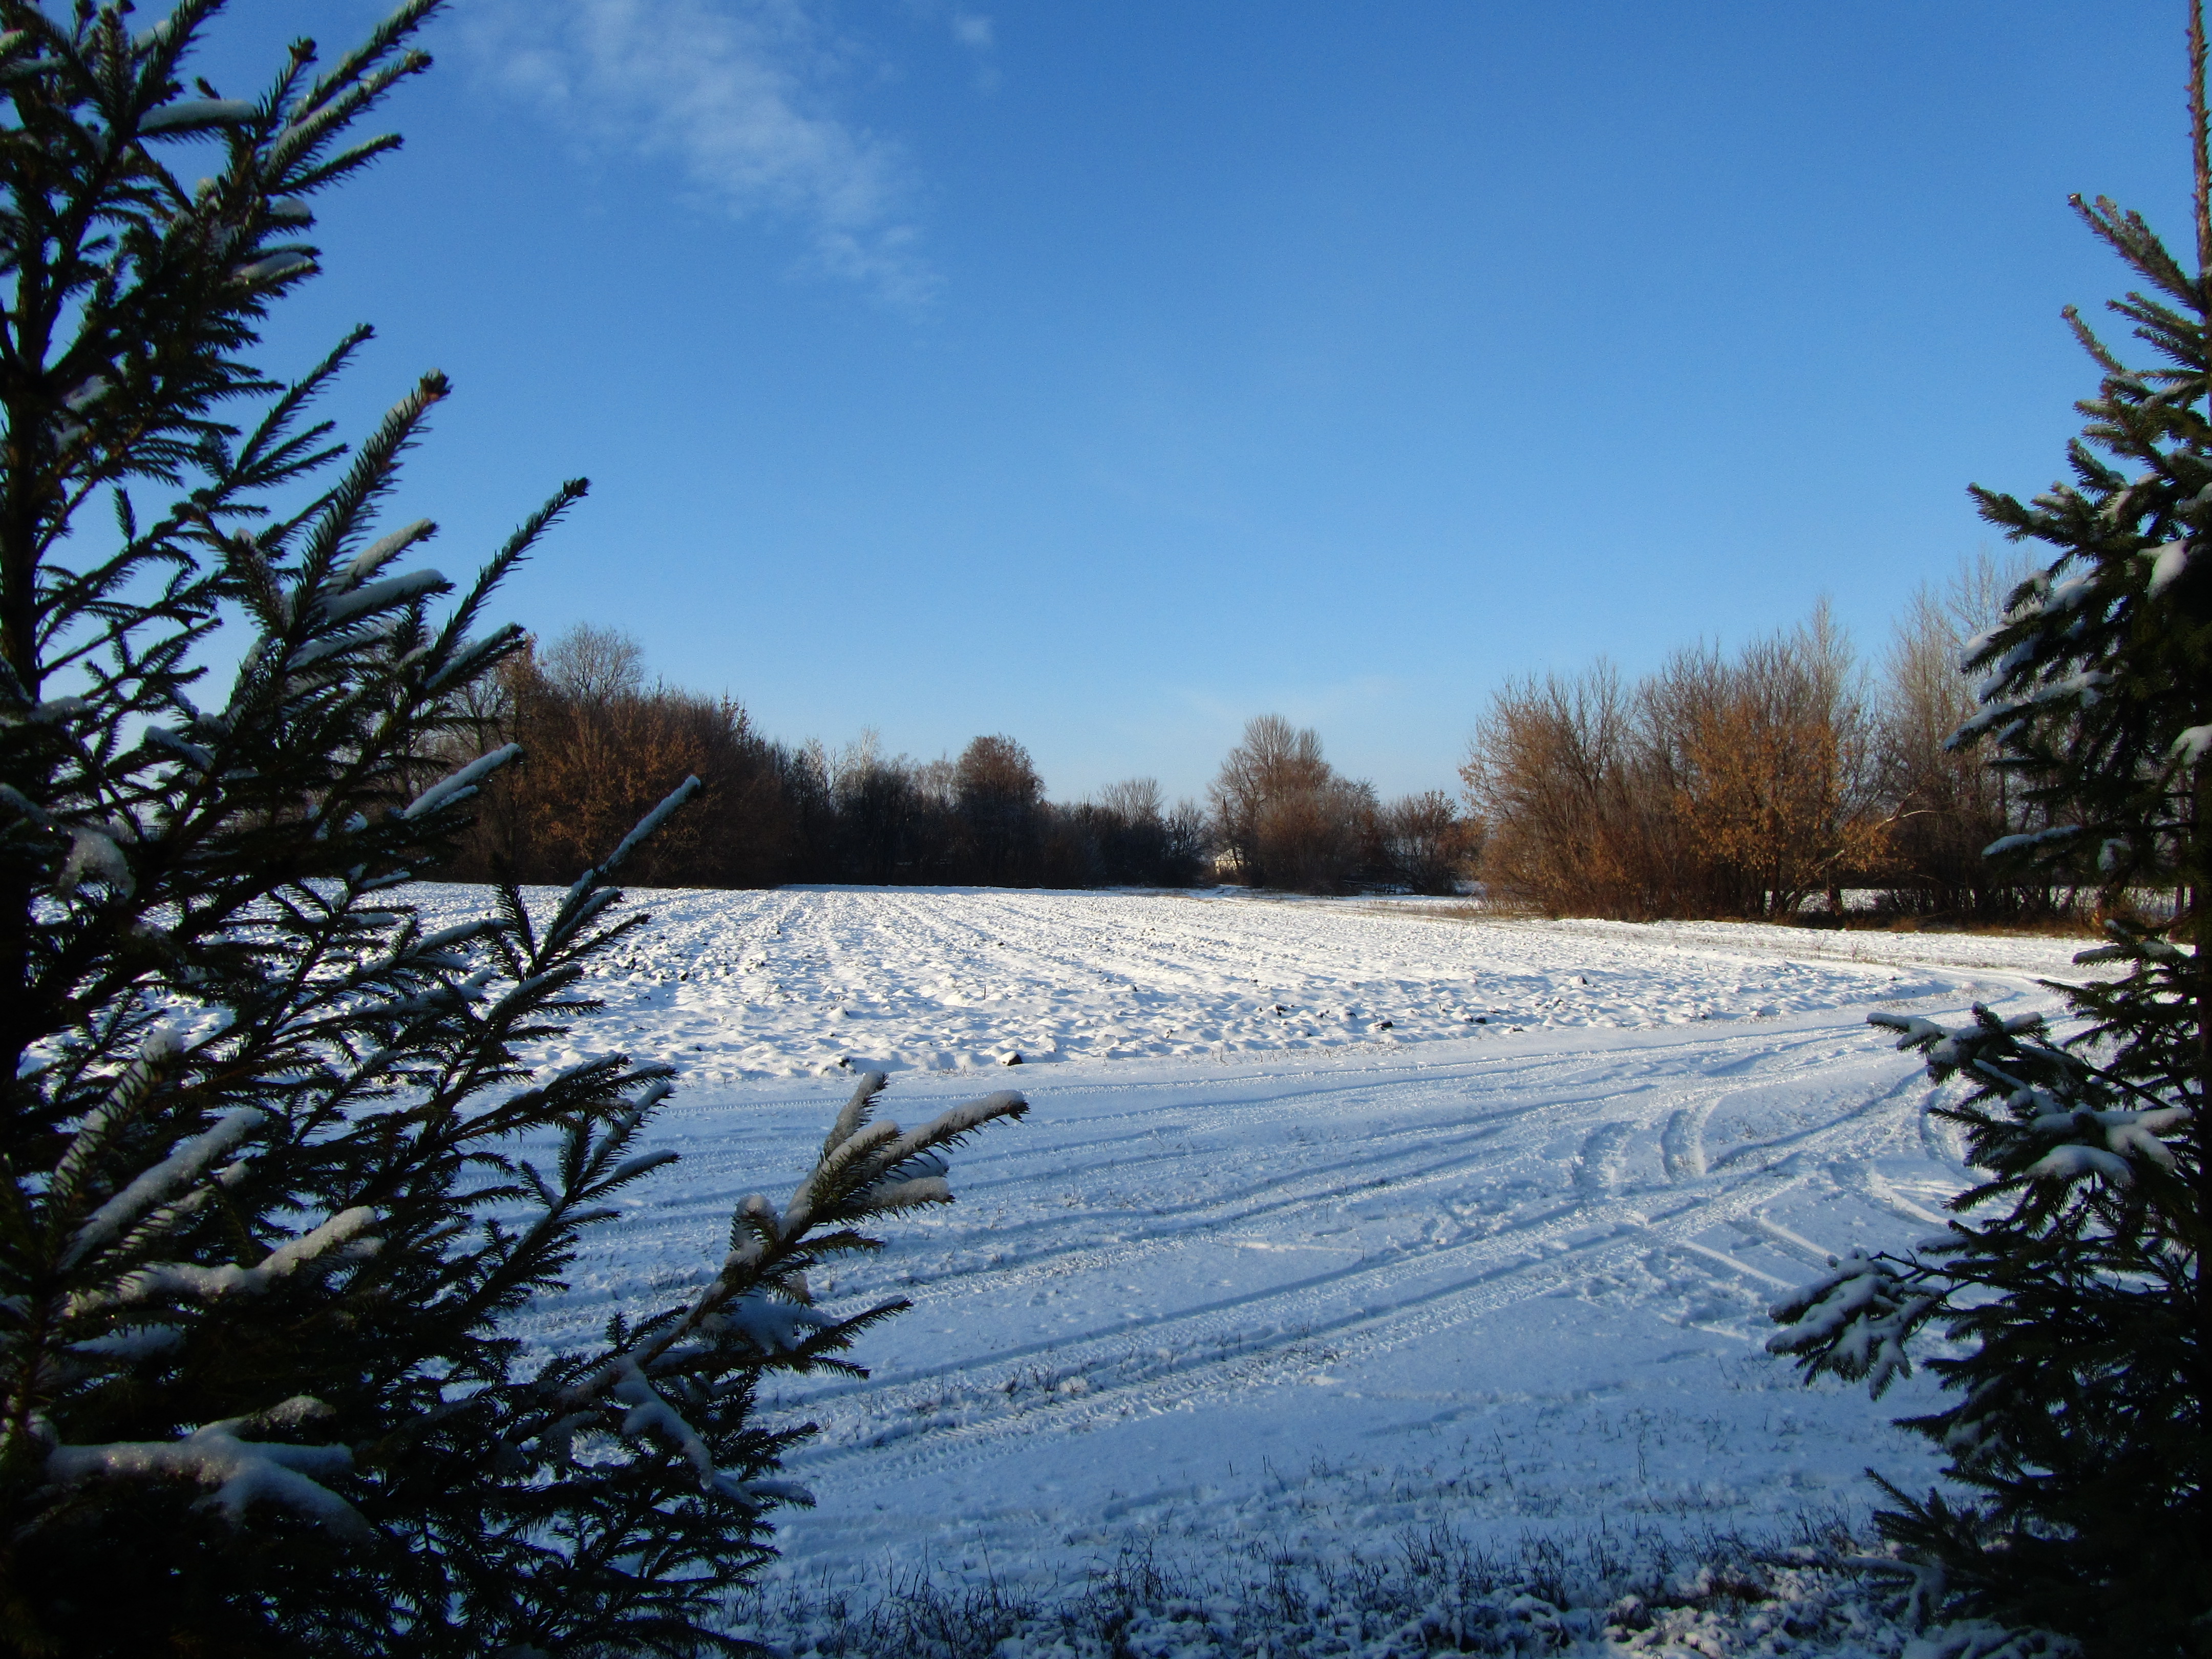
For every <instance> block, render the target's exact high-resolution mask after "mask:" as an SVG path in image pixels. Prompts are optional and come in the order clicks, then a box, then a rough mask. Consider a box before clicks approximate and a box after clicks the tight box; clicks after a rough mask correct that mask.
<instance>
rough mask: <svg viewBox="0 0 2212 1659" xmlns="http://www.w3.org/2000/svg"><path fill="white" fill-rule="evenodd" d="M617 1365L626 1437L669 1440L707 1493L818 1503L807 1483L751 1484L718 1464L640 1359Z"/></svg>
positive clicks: (758, 1503) (755, 1505)
mask: <svg viewBox="0 0 2212 1659" xmlns="http://www.w3.org/2000/svg"><path fill="white" fill-rule="evenodd" d="M801 1311H803V1310H801ZM611 1370H612V1372H613V1374H614V1378H615V1381H614V1384H613V1386H612V1387H611V1388H610V1389H608V1390H607V1394H608V1395H609V1397H610V1398H611V1399H613V1400H616V1401H619V1402H620V1403H621V1404H623V1405H625V1406H627V1407H629V1412H628V1413H625V1414H624V1416H623V1420H622V1435H623V1438H624V1439H625V1440H638V1439H642V1438H643V1437H646V1436H647V1435H648V1434H650V1435H657V1436H658V1437H660V1438H661V1439H663V1440H665V1441H667V1442H669V1443H671V1445H673V1446H674V1447H675V1448H676V1449H677V1450H678V1451H680V1452H681V1453H683V1454H684V1461H685V1462H688V1463H690V1465H691V1468H692V1470H693V1472H694V1473H695V1474H697V1475H698V1477H699V1489H700V1490H701V1491H702V1492H709V1493H712V1494H714V1496H716V1497H720V1498H730V1499H732V1500H733V1501H735V1502H737V1503H739V1504H744V1506H745V1507H746V1508H747V1509H749V1510H758V1509H759V1508H761V1507H762V1506H763V1504H767V1503H769V1502H770V1501H771V1500H775V1499H781V1500H783V1501H785V1502H788V1503H798V1504H811V1503H812V1502H813V1501H814V1499H813V1497H812V1495H811V1493H809V1492H807V1491H806V1489H805V1487H803V1486H794V1485H793V1484H791V1483H789V1482H787V1481H780V1480H779V1481H755V1482H747V1481H745V1480H740V1479H739V1478H738V1476H737V1475H735V1474H732V1473H731V1472H730V1471H729V1470H727V1469H718V1468H715V1467H714V1452H713V1451H712V1449H709V1447H708V1444H707V1442H706V1439H705V1438H704V1437H702V1435H701V1434H700V1432H699V1431H698V1430H696V1429H695V1428H693V1427H692V1426H691V1425H690V1422H688V1421H687V1420H686V1419H684V1414H683V1413H681V1412H679V1411H678V1410H677V1409H676V1407H673V1406H671V1405H670V1404H669V1403H668V1401H666V1400H665V1399H663V1398H662V1397H661V1394H660V1391H659V1389H656V1388H654V1387H653V1383H652V1381H651V1379H650V1378H648V1377H647V1376H646V1374H645V1372H644V1370H642V1369H641V1367H640V1366H639V1364H638V1363H637V1361H636V1359H635V1358H634V1357H632V1356H631V1355H629V1354H618V1355H617V1356H616V1357H615V1359H614V1361H613V1363H612V1365H611Z"/></svg>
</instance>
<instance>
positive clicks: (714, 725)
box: [452, 628, 791, 886]
mask: <svg viewBox="0 0 2212 1659" xmlns="http://www.w3.org/2000/svg"><path fill="white" fill-rule="evenodd" d="M639 662H640V657H639V653H638V650H637V647H636V646H635V643H634V642H633V641H629V640H627V639H626V638H624V637H623V636H622V635H618V634H615V633H613V632H611V630H606V629H590V628H579V629H574V630H573V631H572V632H571V633H569V634H568V635H564V636H563V637H562V639H560V640H558V641H556V642H555V643H554V644H553V646H552V647H550V648H549V649H547V650H545V651H544V652H543V653H539V652H538V651H536V650H535V649H532V650H529V651H526V652H523V653H519V654H518V655H516V656H514V657H513V658H511V659H508V661H507V663H506V664H504V665H502V667H501V678H500V683H499V686H498V689H497V692H496V694H495V696H494V697H493V698H491V699H490V700H489V702H488V703H487V704H486V705H485V706H482V707H479V708H478V709H477V711H476V714H477V724H478V727H479V730H480V732H481V733H482V737H481V739H480V740H481V741H482V743H483V746H485V747H489V746H491V745H492V744H498V743H519V744H521V745H522V748H523V756H524V758H523V761H522V763H521V764H520V766H519V767H516V768H511V769H509V771H508V773H507V774H506V775H503V776H502V777H501V781H500V782H499V784H498V786H497V787H495V788H494V789H493V790H492V792H491V794H490V799H489V800H488V801H487V803H486V806H485V810H484V811H483V816H482V817H481V818H480V819H479V821H478V823H477V831H476V835H475V836H474V838H473V840H472V842H471V845H470V846H469V847H468V848H466V849H465V852H464V854H463V856H462V858H461V860H459V863H458V864H457V866H456V867H455V869H454V870H453V872H452V873H453V874H456V875H459V876H463V877H471V878H482V877H484V876H487V875H489V874H493V873H495V872H500V871H502V870H504V871H507V872H512V873H513V875H515V877H516V878H519V879H521V880H526V881H566V880H568V879H571V878H573V877H574V875H575V873H576V872H578V871H580V870H582V869H584V868H585V867H586V866H588V865H589V864H590V863H591V862H592V860H593V859H594V858H596V857H598V856H599V854H601V853H603V852H604V851H605V849H606V848H610V847H612V846H613V845H615V844H616V842H618V841H620V840H621V839H622V837H623V835H624V834H625V833H627V832H628V830H629V828H630V827H631V826H632V825H633V824H635V823H636V822H637V821H638V820H639V819H640V818H641V817H643V816H644V815H645V814H646V813H647V811H650V810H651V809H652V807H653V805H654V804H655V803H656V802H658V801H659V799H661V798H662V797H663V796H665V795H666V794H667V793H668V792H669V791H670V790H671V789H673V788H674V787H676V786H677V785H678V784H679V783H681V782H682V781H684V779H685V778H686V777H688V776H694V775H696V777H698V778H699V779H700V780H701V781H702V782H703V783H704V784H705V785H706V788H705V790H704V792H703V793H702V796H701V798H700V799H699V801H698V803H697V805H696V806H694V807H693V808H692V809H690V810H689V811H684V812H682V813H679V814H678V815H677V817H675V818H673V819H671V821H670V822H669V823H668V824H667V825H666V826H665V828H664V829H662V831H661V832H660V834H659V835H658V836H655V837H654V838H653V841H652V842H648V843H647V845H646V846H645V847H644V848H641V849H640V850H639V852H638V853H637V854H636V855H635V861H634V863H633V864H632V865H631V866H630V868H631V870H632V871H634V872H635V874H634V875H632V876H631V880H633V881H634V882H635V884H638V885H641V886H677V885H682V886H750V885H757V884H761V883H763V882H766V881H773V880H775V879H778V878H780V871H779V868H778V866H779V865H780V863H781V859H782V856H783V854H784V852H785V850H786V848H787V845H788V842H789V840H790V835H791V826H790V822H789V819H790V814H789V811H788V810H787V806H786V804H785V801H784V799H783V792H782V790H781V786H780V781H779V778H778V775H777V769H776V766H775V760H774V757H773V756H772V755H771V753H770V751H769V745H768V744H765V743H763V741H762V740H761V739H760V738H758V737H757V735H756V734H755V733H754V732H753V731H752V728H751V726H750V722H749V721H748V720H746V717H745V711H744V708H742V707H740V706H739V705H738V703H736V702H732V701H731V700H730V699H728V698H726V697H722V698H716V697H706V696H699V695H697V694H696V693H692V692H687V691H678V690H670V689H669V688H667V687H665V686H654V687H652V688H649V689H648V688H647V687H646V686H644V685H643V684H642V677H641V671H640V668H639Z"/></svg>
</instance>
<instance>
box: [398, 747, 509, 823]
mask: <svg viewBox="0 0 2212 1659" xmlns="http://www.w3.org/2000/svg"><path fill="white" fill-rule="evenodd" d="M521 753H522V745H521V744H519V743H506V744H501V745H500V746H499V747H498V748H496V749H495V750H492V751H491V752H490V753H489V754H488V755H479V756H477V758H476V759H474V760H472V761H471V762H470V763H468V764H467V765H466V766H464V767H463V768H461V769H460V770H459V771H458V772H453V773H448V774H447V775H446V776H444V777H442V778H440V779H439V780H438V781H437V782H435V783H434V784H432V785H431V786H430V787H428V789H425V790H424V791H423V792H422V793H421V794H419V795H417V796H416V797H415V799H413V800H412V801H410V802H409V803H408V805H407V810H406V811H404V812H402V813H401V814H400V815H399V816H400V817H403V818H419V817H422V815H423V814H424V813H426V812H435V811H437V810H438V809H439V808H440V807H441V806H444V805H447V804H448V803H450V802H453V801H455V800H465V799H467V798H468V797H469V796H471V795H472V794H474V793H476V790H477V785H478V784H480V783H482V782H483V781H484V780H485V779H486V778H488V777H489V776H490V775H492V774H493V773H495V772H496V771H498V770H499V769H500V768H501V767H502V766H505V765H506V764H507V763H508V762H509V761H512V760H513V759H515V758H516V757H519V756H520V754H521Z"/></svg>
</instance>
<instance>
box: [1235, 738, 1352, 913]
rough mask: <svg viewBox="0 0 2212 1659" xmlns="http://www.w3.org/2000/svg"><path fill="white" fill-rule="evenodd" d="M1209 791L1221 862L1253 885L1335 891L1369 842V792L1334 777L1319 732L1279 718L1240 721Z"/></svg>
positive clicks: (1298, 889) (1350, 872) (1348, 878)
mask: <svg viewBox="0 0 2212 1659" xmlns="http://www.w3.org/2000/svg"><path fill="white" fill-rule="evenodd" d="M1211 793H1212V801H1213V816H1214V833H1215V836H1216V837H1217V840H1218V845H1219V846H1220V848H1221V849H1222V853H1223V854H1224V857H1225V860H1226V861H1227V862H1228V864H1229V866H1230V867H1231V870H1232V871H1233V872H1235V874H1236V876H1237V879H1239V880H1241V881H1243V882H1246V883H1248V884H1250V885H1252V886H1255V887H1287V888H1291V889H1293V890H1297V891H1299V892H1307V893H1334V892H1339V891H1341V890H1343V888H1344V887H1345V885H1346V884H1347V883H1348V882H1349V881H1350V880H1351V879H1352V876H1353V875H1354V874H1355V873H1356V872H1358V869H1359V868H1360V866H1361V865H1362V864H1363V862H1364V857H1363V855H1364V854H1365V853H1366V852H1367V851H1368V849H1369V848H1370V847H1371V846H1372V844H1373V842H1374V841H1375V839H1376V812H1377V806H1376V799H1375V791H1374V789H1373V787H1371V786H1370V785H1368V784H1364V783H1355V782H1353V781H1352V780H1350V779H1348V778H1342V777H1339V776H1338V775H1337V774H1336V772H1335V770H1334V769H1333V768H1332V767H1331V766H1330V765H1329V763H1328V762H1327V761H1325V760H1323V759H1322V752H1321V738H1320V736H1319V734H1317V733H1316V732H1314V731H1313V729H1312V728H1311V727H1307V728H1305V729H1304V730H1299V729H1297V728H1294V727H1293V726H1291V723H1290V722H1289V721H1288V720H1285V719H1284V718H1283V717H1282V716H1281V715H1279V714H1261V715H1259V716H1257V717H1255V719H1253V720H1250V721H1249V722H1248V723H1247V724H1246V726H1245V727H1244V738H1243V742H1242V743H1240V744H1237V747H1236V748H1234V749H1232V750H1230V751H1229V756H1228V758H1227V759H1225V760H1224V761H1223V762H1222V763H1221V772H1220V775H1218V777H1216V778H1215V779H1214V781H1213V787H1212V791H1211Z"/></svg>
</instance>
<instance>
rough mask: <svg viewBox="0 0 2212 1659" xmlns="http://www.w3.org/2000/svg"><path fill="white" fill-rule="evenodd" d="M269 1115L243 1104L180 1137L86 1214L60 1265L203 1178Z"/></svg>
mask: <svg viewBox="0 0 2212 1659" xmlns="http://www.w3.org/2000/svg"><path fill="white" fill-rule="evenodd" d="M266 1121H268V1114H267V1113H265V1112H264V1111H262V1110H261V1109H259V1108H258V1107H255V1106H241V1107H240V1108H239V1109H237V1110H236V1111H234V1112H229V1113H227V1114H225V1115H223V1116H222V1118H221V1119H219V1120H218V1121H216V1125H215V1127H213V1128H210V1129H209V1130H207V1131H205V1132H204V1133H200V1134H196V1135H191V1136H188V1137H187V1138H186V1139H183V1140H180V1141H179V1142H178V1143H177V1148H176V1150H175V1151H174V1152H171V1153H170V1154H169V1155H168V1157H167V1158H163V1159H162V1160H161V1162H160V1163H159V1164H155V1166H154V1167H153V1168H152V1169H150V1170H146V1171H144V1172H143V1174H141V1175H139V1176H137V1178H136V1179H134V1180H133V1181H131V1183H130V1184H129V1185H128V1186H126V1187H125V1188H123V1190H122V1191H121V1192H119V1193H118V1194H115V1196H114V1197H112V1198H111V1199H109V1200H107V1202H106V1203H105V1204H103V1205H101V1206H100V1207H99V1208H98V1209H96V1210H94V1212H92V1213H91V1214H90V1215H89V1216H88V1217H86V1218H85V1221H84V1225H82V1226H81V1227H79V1228H78V1229H77V1230H76V1234H75V1236H73V1237H71V1238H70V1243H69V1248H68V1249H66V1250H64V1251H63V1253H62V1258H61V1265H62V1266H63V1267H75V1266H76V1264H77V1263H78V1262H80V1261H83V1260H84V1258H85V1257H86V1256H87V1255H89V1254H91V1252H93V1251H94V1250H95V1249H99V1248H100V1246H101V1245H102V1244H105V1243H107V1242H108V1241H109V1240H110V1239H112V1238H113V1237H115V1236H116V1235H117V1234H118V1233H119V1232H120V1231H123V1229H124V1228H125V1227H126V1226H128V1225H130V1224H131V1222H133V1221H135V1220H137V1218H139V1217H140V1216H142V1215H143V1214H144V1213H145V1212H147V1211H148V1210H149V1209H151V1208H153V1206H155V1205H156V1204H159V1203H161V1202H163V1201H164V1200H167V1198H169V1197H170V1196H171V1195H172V1194H174V1193H175V1192H177V1191H178V1189H179V1188H182V1187H184V1186H185V1185H187V1184H188V1183H190V1182H193V1181H196V1180H197V1179H198V1178H199V1176H200V1174H201V1172H202V1171H204V1170H206V1168H207V1167H208V1165H209V1164H212V1163H214V1162H215V1160H216V1158H220V1157H222V1155H223V1154H224V1153H225V1152H229V1151H230V1150H231V1148H233V1147H234V1146H237V1145H238V1143H239V1142H240V1141H241V1140H243V1139H246V1136H248V1135H249V1134H252V1133H253V1131H254V1130H255V1129H257V1128H258V1127H260V1126H261V1125H262V1124H263V1123H264V1122H266Z"/></svg>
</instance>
